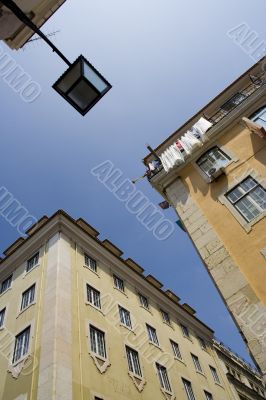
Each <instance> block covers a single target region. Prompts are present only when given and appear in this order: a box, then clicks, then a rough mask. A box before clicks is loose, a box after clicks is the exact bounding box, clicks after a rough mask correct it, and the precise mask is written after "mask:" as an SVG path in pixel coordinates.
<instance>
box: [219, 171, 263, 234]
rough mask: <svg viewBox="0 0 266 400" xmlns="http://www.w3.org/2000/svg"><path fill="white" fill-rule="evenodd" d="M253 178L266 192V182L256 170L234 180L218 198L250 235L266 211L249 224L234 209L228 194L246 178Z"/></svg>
mask: <svg viewBox="0 0 266 400" xmlns="http://www.w3.org/2000/svg"><path fill="white" fill-rule="evenodd" d="M248 177H251V178H252V179H254V180H255V181H257V182H258V183H259V184H260V185H261V186H262V187H263V189H264V190H266V181H265V180H264V179H263V178H262V176H261V175H260V174H259V173H257V172H256V171H255V170H253V171H247V173H245V174H243V175H242V176H240V177H239V178H237V179H234V181H233V182H232V183H230V184H229V185H228V186H227V187H224V188H223V191H222V193H221V194H220V196H218V200H219V202H220V203H221V204H222V205H224V206H225V207H226V208H227V209H228V211H230V213H231V214H232V215H233V217H234V218H235V219H236V221H237V222H238V223H239V224H240V225H241V226H242V228H243V229H244V230H245V231H246V232H247V233H249V232H250V231H251V230H252V227H253V226H254V225H255V224H257V223H258V222H259V221H261V220H262V219H263V218H264V217H265V216H266V211H264V212H262V213H261V214H260V215H258V216H257V217H256V218H254V219H253V220H252V221H251V222H247V221H246V219H245V218H244V217H242V214H241V213H240V212H239V211H238V210H237V209H236V208H235V207H234V205H233V204H232V203H231V202H230V201H229V200H228V199H227V197H226V194H227V193H228V192H230V191H231V190H233V189H234V188H235V187H237V186H238V185H239V184H240V183H241V182H243V181H244V180H245V179H246V178H248Z"/></svg>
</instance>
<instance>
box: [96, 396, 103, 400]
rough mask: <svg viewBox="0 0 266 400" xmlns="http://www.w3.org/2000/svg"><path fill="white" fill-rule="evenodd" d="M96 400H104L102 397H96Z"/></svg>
mask: <svg viewBox="0 0 266 400" xmlns="http://www.w3.org/2000/svg"><path fill="white" fill-rule="evenodd" d="M94 400H103V399H101V398H100V397H97V396H95V397H94Z"/></svg>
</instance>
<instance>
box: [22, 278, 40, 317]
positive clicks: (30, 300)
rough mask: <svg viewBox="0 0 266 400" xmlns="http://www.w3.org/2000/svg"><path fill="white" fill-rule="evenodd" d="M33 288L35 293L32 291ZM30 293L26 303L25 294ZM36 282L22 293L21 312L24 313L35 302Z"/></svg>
mask: <svg viewBox="0 0 266 400" xmlns="http://www.w3.org/2000/svg"><path fill="white" fill-rule="evenodd" d="M32 290H33V294H32V293H30V292H31V291H32ZM27 294H29V295H28V298H26V304H24V303H25V301H24V300H25V298H24V296H25V295H27ZM35 299H36V283H33V284H32V285H31V286H30V287H28V289H26V290H24V291H23V292H22V294H21V301H20V308H19V313H22V312H23V311H25V310H27V308H29V307H30V306H31V305H33V304H35V303H36V301H35Z"/></svg>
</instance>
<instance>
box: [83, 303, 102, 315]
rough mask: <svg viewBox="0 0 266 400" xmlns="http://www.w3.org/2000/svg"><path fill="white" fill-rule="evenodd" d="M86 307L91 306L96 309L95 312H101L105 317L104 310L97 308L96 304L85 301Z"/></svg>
mask: <svg viewBox="0 0 266 400" xmlns="http://www.w3.org/2000/svg"><path fill="white" fill-rule="evenodd" d="M85 304H86V306H90V307H92V308H94V310H96V311H99V312H100V313H101V314H102V315H103V316H104V315H105V314H104V312H103V310H102V309H101V308H98V307H96V306H95V305H94V304H92V303H89V302H88V301H85Z"/></svg>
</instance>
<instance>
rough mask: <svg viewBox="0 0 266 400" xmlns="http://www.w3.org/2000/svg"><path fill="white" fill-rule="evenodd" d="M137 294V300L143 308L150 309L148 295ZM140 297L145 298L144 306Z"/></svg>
mask: <svg viewBox="0 0 266 400" xmlns="http://www.w3.org/2000/svg"><path fill="white" fill-rule="evenodd" d="M138 295H139V302H140V306H141V307H143V308H145V310H148V311H149V310H150V303H149V299H148V297H146V296H144V295H143V294H142V293H138ZM141 299H145V300H144V303H145V302H146V306H145V305H144V304H143V302H142V300H141Z"/></svg>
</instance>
